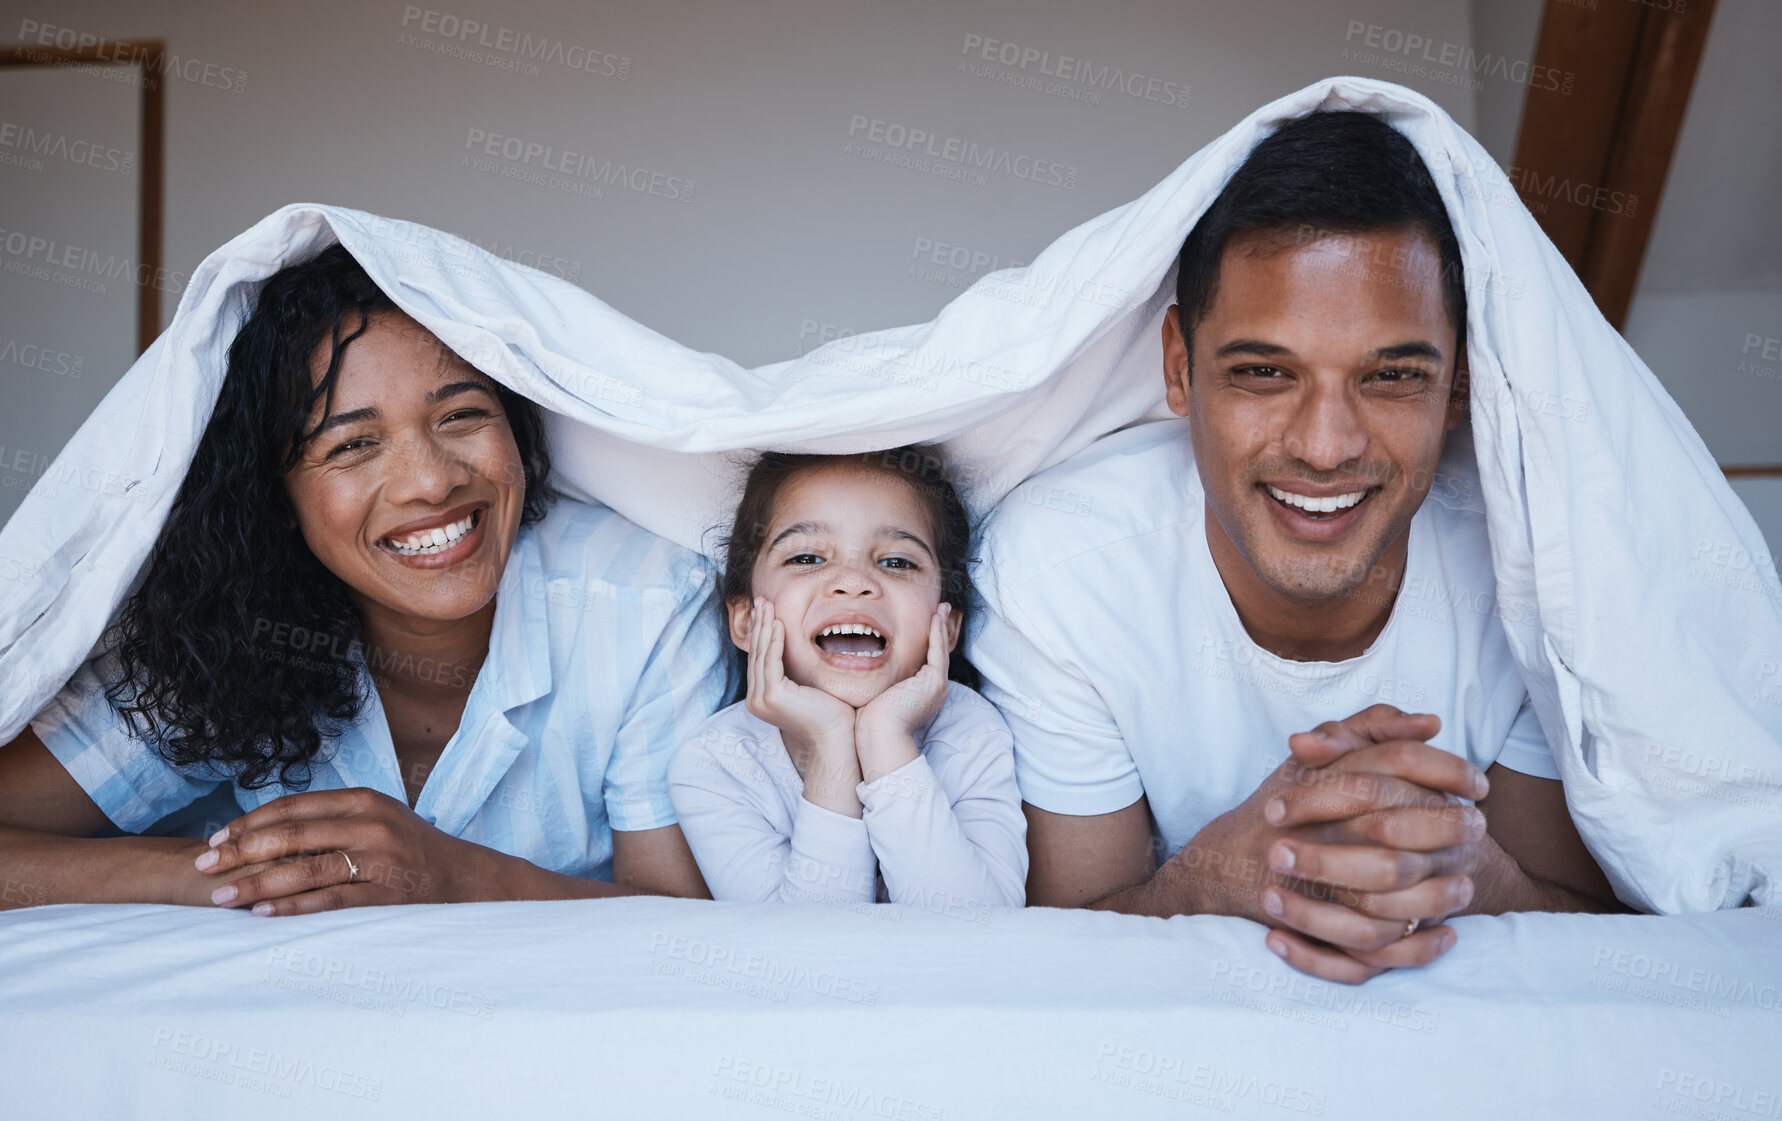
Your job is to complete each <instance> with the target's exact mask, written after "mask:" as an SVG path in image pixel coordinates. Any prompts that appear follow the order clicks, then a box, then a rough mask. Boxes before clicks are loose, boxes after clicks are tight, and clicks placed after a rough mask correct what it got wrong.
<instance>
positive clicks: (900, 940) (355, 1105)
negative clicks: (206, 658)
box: [0, 899, 1782, 1121]
mask: <svg viewBox="0 0 1782 1121" xmlns="http://www.w3.org/2000/svg"><path fill="white" fill-rule="evenodd" d="M1454 925H1455V927H1456V929H1457V930H1458V931H1459V933H1460V937H1461V942H1460V945H1459V946H1458V947H1457V948H1456V949H1455V951H1454V952H1453V953H1451V954H1450V955H1449V956H1448V957H1446V958H1444V959H1443V960H1442V961H1440V962H1438V963H1437V964H1436V965H1434V966H1433V967H1431V968H1428V969H1425V970H1422V971H1417V972H1400V973H1392V974H1387V975H1385V976H1383V977H1380V978H1378V979H1376V980H1374V981H1371V982H1369V983H1368V984H1366V985H1363V986H1360V987H1354V988H1351V987H1345V986H1338V985H1327V984H1324V983H1322V982H1318V981H1315V980H1313V979H1311V978H1308V977H1305V976H1303V975H1299V974H1295V973H1292V972H1290V971H1288V970H1287V969H1286V967H1285V966H1284V965H1283V964H1282V963H1280V962H1278V961H1277V960H1275V959H1274V958H1273V957H1272V956H1271V955H1270V954H1269V953H1268V952H1267V950H1266V949H1265V948H1264V946H1263V942H1262V938H1261V930H1260V928H1259V927H1257V926H1255V925H1254V924H1252V923H1249V922H1247V921H1244V920H1240V919H1228V918H1217V917H1194V918H1175V919H1170V920H1161V919H1144V918H1137V917H1132V916H1125V915H1112V914H1101V913H1089V912H1069V911H1055V910H1029V911H973V910H970V909H967V908H956V909H954V911H953V913H951V914H942V913H931V912H924V911H918V910H914V909H910V908H902V907H891V906H881V907H866V906H860V907H855V908H831V907H823V906H797V907H794V906H787V905H734V904H713V903H697V902H689V901H683V900H664V899H626V900H606V901H586V902H567V903H508V904H467V905H458V906H439V907H390V908H373V909H359V910H347V911H338V912H333V913H330V914H325V915H317V916H311V917H306V918H298V919H275V920H267V919H256V918H253V917H251V916H248V915H245V914H242V913H237V912H223V911H214V910H202V909H190V908H178V907H161V906H96V905H70V906H54V907H42V908H33V909H28V910H24V911H14V912H9V913H4V914H0V1086H4V1091H3V1092H0V1114H3V1115H4V1116H5V1117H7V1118H8V1119H10V1121H25V1119H36V1118H123V1117H168V1118H174V1117H180V1118H196V1117H223V1116H247V1117H254V1118H282V1117H302V1118H315V1117H358V1116H363V1117H427V1118H433V1117H438V1118H449V1117H464V1118H478V1119H480V1121H488V1119H494V1118H510V1117H524V1118H533V1117H578V1118H643V1117H652V1118H653V1117H670V1118H675V1117H687V1118H722V1117H740V1118H767V1119H771V1118H774V1117H784V1116H794V1117H825V1118H836V1119H847V1121H853V1119H869V1118H896V1119H900V1121H941V1119H946V1121H956V1119H964V1118H1003V1117H1072V1118H1100V1117H1170V1118H1180V1117H1183V1116H1198V1115H1202V1114H1207V1113H1225V1114H1231V1115H1235V1116H1240V1117H1242V1116H1250V1117H1282V1116H1287V1115H1294V1114H1297V1115H1302V1116H1308V1117H1311V1116H1317V1117H1327V1118H1330V1117H1357V1118H1367V1119H1369V1121H1383V1119H1388V1118H1396V1117H1419V1118H1427V1117H1439V1118H1443V1119H1463V1118H1481V1119H1485V1118H1489V1119H1491V1121H1502V1119H1503V1118H1505V1117H1527V1116H1543V1117H1566V1118H1596V1117H1602V1118H1617V1119H1639V1118H1657V1117H1675V1116H1686V1117H1698V1118H1745V1119H1750V1118H1761V1117H1775V1116H1778V1115H1782V1063H1779V1062H1778V1059H1779V1057H1782V1003H1779V1001H1782V954H1778V952H1777V951H1778V947H1779V946H1782V909H1777V908H1766V909H1755V908H1747V909H1743V910H1736V911H1724V912H1718V913H1710V914H1700V915H1689V916H1674V917H1648V916H1566V915H1541V914H1527V915H1515V916H1506V917H1499V918H1485V917H1478V918H1465V919H1459V920H1456V922H1455V924H1454ZM1512 1111H1513V1112H1512Z"/></svg>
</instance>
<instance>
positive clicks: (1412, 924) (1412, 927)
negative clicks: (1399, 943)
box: [1399, 919, 1423, 940]
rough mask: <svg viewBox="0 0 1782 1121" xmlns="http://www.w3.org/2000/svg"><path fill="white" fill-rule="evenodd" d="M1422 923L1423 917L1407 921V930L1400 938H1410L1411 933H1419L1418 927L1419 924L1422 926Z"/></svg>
mask: <svg viewBox="0 0 1782 1121" xmlns="http://www.w3.org/2000/svg"><path fill="white" fill-rule="evenodd" d="M1422 923H1423V920H1422V919H1412V920H1410V921H1409V922H1407V923H1405V932H1404V933H1403V934H1401V935H1399V938H1400V939H1401V940H1403V939H1406V938H1409V937H1410V936H1411V935H1413V934H1415V933H1417V928H1418V927H1419V926H1421V925H1422Z"/></svg>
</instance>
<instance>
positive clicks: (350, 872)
mask: <svg viewBox="0 0 1782 1121" xmlns="http://www.w3.org/2000/svg"><path fill="white" fill-rule="evenodd" d="M334 851H335V852H338V853H339V854H340V858H341V859H342V860H344V861H346V862H347V883H349V884H350V883H352V882H353V881H354V880H357V879H358V878H359V866H358V865H357V864H354V863H353V858H352V857H350V856H348V855H347V854H346V850H345V849H335V850H334ZM1405 933H1406V934H1409V933H1410V931H1408V930H1407V931H1405Z"/></svg>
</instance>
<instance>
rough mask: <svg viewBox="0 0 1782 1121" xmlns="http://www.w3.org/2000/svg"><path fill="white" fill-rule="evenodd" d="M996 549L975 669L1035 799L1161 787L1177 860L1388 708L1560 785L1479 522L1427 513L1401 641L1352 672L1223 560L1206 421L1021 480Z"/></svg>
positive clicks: (1101, 808)
mask: <svg viewBox="0 0 1782 1121" xmlns="http://www.w3.org/2000/svg"><path fill="white" fill-rule="evenodd" d="M980 556H981V557H982V559H983V565H982V573H983V574H982V576H981V577H980V579H979V586H980V588H981V590H982V592H983V595H984V599H985V601H986V606H987V607H988V608H989V610H988V611H987V612H985V618H984V619H982V620H980V621H979V624H978V625H977V626H976V627H974V628H971V629H972V630H973V632H974V637H973V638H972V639H971V642H970V656H971V659H972V661H973V663H974V664H975V665H976V666H977V667H978V670H979V671H980V672H981V673H982V675H983V678H984V682H983V692H984V695H985V696H986V697H987V698H989V700H990V701H991V702H992V703H994V704H995V705H996V707H997V708H998V709H1000V710H1001V711H1002V714H1003V716H1004V717H1005V718H1006V719H1007V720H1008V723H1009V728H1010V730H1011V731H1012V732H1013V733H1014V737H1015V774H1016V779H1017V781H1018V782H1019V784H1020V787H1021V795H1022V797H1023V798H1024V799H1025V800H1026V801H1027V802H1029V803H1031V804H1032V805H1034V806H1037V807H1039V808H1040V809H1043V810H1050V811H1052V812H1053V813H1061V814H1071V815H1078V816H1086V815H1093V814H1104V813H1112V812H1114V811H1115V810H1120V809H1124V808H1126V807H1127V806H1130V805H1132V804H1133V803H1134V802H1136V801H1138V800H1139V798H1140V796H1146V797H1148V798H1149V800H1150V808H1151V813H1152V816H1153V818H1154V819H1155V823H1156V825H1155V827H1156V831H1157V835H1158V837H1159V840H1160V841H1161V843H1162V846H1163V848H1164V852H1163V854H1162V855H1163V856H1167V855H1168V854H1169V853H1173V852H1175V851H1176V850H1177V849H1179V848H1181V847H1182V846H1183V845H1184V844H1186V843H1187V842H1188V841H1189V840H1190V839H1192V838H1193V837H1194V835H1195V834H1196V833H1198V832H1199V831H1200V830H1201V828H1202V827H1204V826H1205V825H1206V824H1207V823H1208V822H1210V821H1212V820H1213V819H1214V818H1215V817H1218V816H1219V815H1220V814H1222V813H1225V812H1226V811H1227V810H1230V809H1232V808H1233V807H1235V806H1237V805H1238V804H1239V803H1240V802H1242V801H1243V800H1244V799H1246V798H1248V797H1249V796H1250V795H1251V794H1252V793H1253V792H1254V791H1255V790H1256V788H1257V787H1258V786H1259V785H1260V784H1261V783H1262V780H1263V779H1264V778H1266V777H1267V776H1268V775H1269V773H1270V772H1272V771H1273V770H1274V769H1275V768H1276V767H1278V766H1279V765H1280V764H1281V762H1282V761H1283V760H1284V759H1285V758H1286V757H1287V754H1288V751H1287V737H1288V736H1289V735H1291V734H1293V733H1295V732H1304V731H1310V730H1311V729H1312V728H1314V727H1316V726H1317V725H1319V724H1321V723H1323V722H1324V721H1326V720H1336V719H1341V718H1343V717H1346V716H1350V715H1352V714H1354V713H1356V712H1359V711H1360V710H1362V709H1364V708H1367V707H1368V706H1369V705H1373V704H1379V703H1382V702H1384V703H1386V704H1390V705H1393V706H1396V707H1397V708H1400V709H1403V710H1405V711H1407V712H1433V713H1435V714H1436V715H1438V716H1440V717H1441V718H1442V730H1441V732H1440V733H1439V734H1438V735H1436V736H1435V737H1434V738H1433V739H1432V740H1431V742H1432V743H1433V744H1434V745H1435V746H1437V747H1440V748H1444V749H1446V750H1448V751H1452V752H1454V753H1456V754H1459V755H1464V756H1465V757H1466V758H1467V759H1469V760H1471V761H1472V762H1473V763H1474V764H1475V765H1477V766H1478V767H1479V768H1480V769H1481V770H1483V769H1485V768H1488V767H1490V766H1491V764H1492V763H1494V762H1496V763H1502V764H1503V765H1504V766H1505V767H1508V768H1510V769H1511V770H1515V771H1520V772H1522V773H1524V774H1529V775H1535V776H1538V777H1541V778H1552V779H1557V778H1558V777H1559V774H1558V771H1557V770H1556V769H1555V768H1554V765H1553V759H1552V755H1551V753H1550V751H1549V749H1548V747H1547V743H1546V740H1545V739H1544V738H1543V736H1542V734H1541V730H1540V726H1539V724H1538V723H1537V722H1536V720H1535V716H1534V710H1533V709H1532V708H1531V707H1529V706H1528V703H1527V693H1526V691H1525V690H1524V688H1523V684H1522V680H1521V677H1520V676H1519V675H1518V672H1517V669H1516V665H1515V662H1514V660H1513V659H1512V658H1511V655H1510V650H1509V646H1508V643H1507V641H1506V640H1505V637H1504V633H1503V626H1502V623H1501V621H1500V619H1499V617H1498V612H1499V610H1500V608H1499V605H1498V603H1497V597H1496V594H1495V588H1496V581H1495V579H1494V577H1493V575H1492V568H1491V551H1490V547H1489V542H1488V539H1487V537H1486V530H1485V519H1484V514H1483V513H1482V512H1480V511H1478V510H1469V509H1459V508H1455V504H1452V503H1450V504H1447V505H1444V504H1443V502H1441V501H1438V500H1437V499H1436V498H1435V497H1434V496H1433V494H1432V497H1431V498H1429V499H1426V500H1425V501H1424V503H1423V505H1422V507H1421V508H1420V509H1419V510H1418V511H1417V513H1416V515H1415V517H1413V519H1412V521H1411V539H1410V545H1409V550H1408V557H1407V560H1406V568H1405V574H1404V578H1403V580H1402V582H1401V586H1400V591H1399V593H1398V595H1397V597H1396V600H1395V601H1394V604H1393V609H1392V615H1391V617H1390V618H1389V619H1388V621H1387V623H1386V627H1385V629H1384V630H1382V631H1381V632H1380V635H1379V637H1378V638H1377V639H1375V641H1374V643H1373V645H1372V646H1370V647H1369V648H1368V649H1367V650H1366V651H1365V652H1364V653H1362V654H1361V655H1359V656H1358V657H1355V658H1351V659H1348V660H1346V661H1341V662H1296V661H1290V660H1288V659H1285V658H1279V657H1276V656H1275V655H1273V654H1271V653H1269V652H1268V651H1266V650H1264V649H1263V648H1261V647H1260V646H1258V645H1256V643H1254V642H1253V641H1251V639H1250V636H1249V634H1248V633H1247V632H1246V631H1245V630H1244V627H1243V624H1242V623H1241V622H1240V621H1239V619H1238V615H1237V610H1236V609H1235V608H1234V607H1233V606H1232V603H1231V597H1230V595H1229V594H1228V593H1227V592H1226V590H1225V585H1224V583H1223V582H1222V581H1221V580H1220V577H1219V572H1218V569H1217V568H1215V567H1214V564H1213V558H1212V554H1211V552H1210V551H1209V550H1208V546H1207V536H1206V500H1205V496H1204V493H1203V491H1202V489H1201V484H1200V476H1199V475H1198V473H1197V472H1196V470H1195V466H1194V460H1193V450H1192V448H1191V446H1190V443H1189V440H1188V433H1187V426H1186V424H1185V423H1175V422H1159V423H1154V424H1146V425H1141V426H1139V427H1136V428H1131V429H1127V430H1126V431H1123V432H1118V433H1115V434H1114V435H1112V436H1108V437H1106V438H1104V439H1102V440H1100V441H1098V442H1097V443H1096V444H1094V445H1092V446H1091V447H1089V448H1087V449H1085V450H1084V451H1083V452H1082V453H1080V454H1078V455H1077V456H1075V457H1073V458H1072V459H1071V460H1070V461H1069V462H1068V463H1064V464H1061V465H1060V466H1058V467H1056V468H1053V469H1052V470H1050V471H1046V472H1043V473H1041V474H1039V475H1037V476H1035V477H1034V478H1033V479H1031V480H1029V481H1028V482H1026V483H1024V484H1022V485H1021V486H1020V487H1019V488H1017V489H1016V490H1015V491H1014V492H1013V493H1011V494H1010V495H1009V496H1008V497H1007V498H1005V499H1004V500H1003V502H1002V504H1001V505H1000V506H999V507H997V509H996V511H995V512H994V513H993V514H992V516H991V518H990V521H989V524H988V526H987V527H986V530H985V533H984V541H983V548H982V549H981V551H980ZM1382 594H1386V590H1385V589H1383V590H1382ZM1511 606H1514V605H1511ZM1506 610H1507V609H1506Z"/></svg>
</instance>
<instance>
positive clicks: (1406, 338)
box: [1164, 230, 1464, 600]
mask: <svg viewBox="0 0 1782 1121" xmlns="http://www.w3.org/2000/svg"><path fill="white" fill-rule="evenodd" d="M1192 335H1193V337H1192V348H1193V351H1192V357H1193V362H1192V369H1190V363H1189V349H1188V348H1189V343H1188V341H1187V340H1185V339H1184V338H1183V335H1182V332H1181V330H1180V328H1179V325H1178V324H1177V321H1176V318H1175V312H1174V311H1172V312H1171V315H1170V318H1169V322H1168V323H1167V324H1166V326H1165V342H1164V377H1165V382H1166V385H1167V389H1168V398H1169V405H1170V408H1171V409H1172V410H1173V411H1175V412H1176V414H1177V415H1179V416H1185V417H1187V418H1188V423H1189V430H1190V433H1191V435H1192V438H1193V441H1194V458H1195V463H1196V465H1197V467H1198V469H1199V471H1200V478H1201V483H1202V485H1203V487H1204V489H1205V491H1206V497H1207V511H1208V515H1209V517H1208V520H1207V535H1208V539H1209V543H1210V544H1211V546H1212V547H1213V551H1214V555H1215V557H1217V556H1218V555H1219V554H1220V553H1221V552H1222V551H1225V549H1224V548H1222V546H1227V545H1228V546H1229V548H1230V549H1232V550H1235V551H1236V553H1237V554H1239V555H1241V556H1242V558H1243V559H1244V561H1245V562H1247V564H1248V566H1249V568H1250V569H1251V570H1253V572H1254V574H1255V576H1256V578H1257V579H1258V580H1259V581H1260V583H1261V584H1262V585H1264V586H1265V587H1266V588H1267V589H1268V590H1270V591H1271V592H1273V593H1275V594H1276V595H1278V596H1282V597H1289V598H1293V599H1316V600H1328V599H1331V598H1333V597H1340V596H1345V595H1348V594H1350V593H1352V592H1354V591H1356V590H1357V589H1358V588H1359V587H1361V585H1362V584H1363V583H1364V582H1365V581H1366V580H1367V578H1368V575H1369V573H1370V572H1371V571H1372V570H1373V567H1374V565H1375V564H1376V563H1378V562H1379V561H1380V559H1381V558H1382V557H1383V556H1385V554H1386V553H1387V551H1388V550H1389V549H1392V548H1393V547H1394V546H1395V545H1401V544H1402V542H1403V541H1404V539H1405V535H1406V533H1407V532H1408V530H1409V529H1410V524H1411V517H1412V515H1413V514H1415V513H1416V512H1417V508H1418V507H1419V506H1420V505H1421V504H1422V502H1423V499H1424V496H1425V495H1426V494H1427V493H1428V492H1429V486H1430V483H1431V481H1432V478H1433V475H1434V472H1435V468H1436V463H1437V461H1438V460H1439V459H1440V458H1441V453H1442V444H1443V441H1444V439H1445V437H1446V434H1447V432H1448V431H1449V430H1450V429H1452V428H1455V427H1457V426H1458V425H1459V423H1460V420H1461V416H1462V411H1463V407H1464V392H1462V393H1452V392H1451V390H1452V388H1453V384H1454V377H1455V371H1456V362H1455V358H1456V354H1455V350H1456V335H1457V331H1456V325H1455V324H1454V323H1453V321H1452V319H1451V317H1450V316H1449V314H1448V312H1447V310H1446V308H1445V306H1444V303H1443V287H1442V275H1441V258H1440V254H1439V252H1438V250H1437V247H1436V243H1435V241H1434V240H1433V239H1432V238H1430V237H1429V236H1428V235H1427V234H1425V233H1422V232H1420V231H1417V230H1383V231H1378V232H1373V233H1365V234H1327V235H1322V236H1317V237H1315V238H1314V239H1312V240H1309V241H1308V240H1306V239H1303V238H1301V239H1298V240H1290V239H1281V238H1271V237H1268V236H1265V235H1248V236H1244V237H1239V238H1235V239H1233V240H1232V241H1231V243H1230V244H1229V245H1228V246H1227V247H1226V250H1225V255H1224V258H1223V261H1222V262H1221V265H1220V271H1219V280H1218V286H1217V290H1216V293H1215V295H1214V299H1213V303H1212V305H1211V306H1210V308H1209V309H1208V312H1207V315H1206V317H1205V318H1204V319H1203V320H1201V322H1200V323H1199V325H1198V326H1195V327H1193V328H1192ZM1191 375H1192V376H1191Z"/></svg>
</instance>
